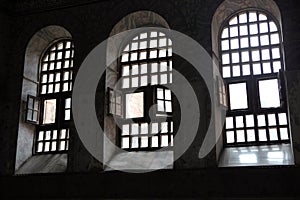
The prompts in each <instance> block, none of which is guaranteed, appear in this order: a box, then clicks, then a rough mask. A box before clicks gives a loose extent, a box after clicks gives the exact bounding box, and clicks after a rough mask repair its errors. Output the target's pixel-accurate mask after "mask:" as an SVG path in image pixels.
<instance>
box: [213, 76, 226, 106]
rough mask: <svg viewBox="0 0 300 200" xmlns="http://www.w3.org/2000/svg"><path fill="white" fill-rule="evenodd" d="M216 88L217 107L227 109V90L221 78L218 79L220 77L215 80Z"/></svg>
mask: <svg viewBox="0 0 300 200" xmlns="http://www.w3.org/2000/svg"><path fill="white" fill-rule="evenodd" d="M216 87H217V91H218V102H219V105H222V106H224V107H226V108H228V100H227V90H226V85H225V83H224V82H223V80H222V78H220V77H217V78H216Z"/></svg>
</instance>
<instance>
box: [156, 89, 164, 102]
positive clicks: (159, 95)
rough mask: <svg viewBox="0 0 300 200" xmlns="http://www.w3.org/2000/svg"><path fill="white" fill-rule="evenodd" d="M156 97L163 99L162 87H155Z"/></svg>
mask: <svg viewBox="0 0 300 200" xmlns="http://www.w3.org/2000/svg"><path fill="white" fill-rule="evenodd" d="M157 98H158V99H164V89H162V88H157Z"/></svg>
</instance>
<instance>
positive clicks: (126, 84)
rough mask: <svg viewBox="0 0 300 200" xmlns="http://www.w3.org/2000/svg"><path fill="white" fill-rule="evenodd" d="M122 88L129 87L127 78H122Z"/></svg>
mask: <svg viewBox="0 0 300 200" xmlns="http://www.w3.org/2000/svg"><path fill="white" fill-rule="evenodd" d="M122 86H123V88H129V78H123V84H122Z"/></svg>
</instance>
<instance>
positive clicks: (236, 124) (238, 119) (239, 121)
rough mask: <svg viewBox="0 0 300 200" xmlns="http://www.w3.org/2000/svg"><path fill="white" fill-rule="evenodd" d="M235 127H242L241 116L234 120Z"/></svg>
mask: <svg viewBox="0 0 300 200" xmlns="http://www.w3.org/2000/svg"><path fill="white" fill-rule="evenodd" d="M235 127H236V128H243V127H244V121H243V117H242V116H238V117H236V118H235Z"/></svg>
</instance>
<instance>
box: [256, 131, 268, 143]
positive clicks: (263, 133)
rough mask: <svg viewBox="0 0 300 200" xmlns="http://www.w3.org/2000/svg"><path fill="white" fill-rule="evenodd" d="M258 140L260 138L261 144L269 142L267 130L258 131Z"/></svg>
mask: <svg viewBox="0 0 300 200" xmlns="http://www.w3.org/2000/svg"><path fill="white" fill-rule="evenodd" d="M258 138H259V141H261V142H265V141H267V140H268V139H267V132H266V130H265V129H259V130H258Z"/></svg>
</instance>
